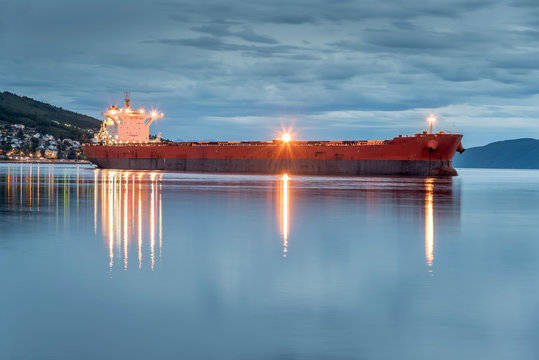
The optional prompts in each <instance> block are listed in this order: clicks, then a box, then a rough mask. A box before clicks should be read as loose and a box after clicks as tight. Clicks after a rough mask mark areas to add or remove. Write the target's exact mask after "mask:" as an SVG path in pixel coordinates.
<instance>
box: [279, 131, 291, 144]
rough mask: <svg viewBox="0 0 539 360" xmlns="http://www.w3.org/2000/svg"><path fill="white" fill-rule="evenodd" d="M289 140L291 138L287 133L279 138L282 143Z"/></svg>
mask: <svg viewBox="0 0 539 360" xmlns="http://www.w3.org/2000/svg"><path fill="white" fill-rule="evenodd" d="M291 139H292V137H291V136H290V134H288V133H286V134H283V136H282V137H281V140H282V141H284V142H289V141H290V140H291Z"/></svg>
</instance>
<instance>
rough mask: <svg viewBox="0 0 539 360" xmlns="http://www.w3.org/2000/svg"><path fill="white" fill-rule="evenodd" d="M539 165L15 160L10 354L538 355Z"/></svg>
mask: <svg viewBox="0 0 539 360" xmlns="http://www.w3.org/2000/svg"><path fill="white" fill-rule="evenodd" d="M538 179H539V176H538V172H534V171H520V172H519V171H512V172H508V171H487V170H483V171H481V170H466V171H462V175H461V176H460V177H459V178H444V179H441V178H402V177H401V178H391V177H379V178H374V177H367V178H366V177H362V178H354V177H350V178H336V177H300V176H293V177H287V176H246V175H204V174H182V173H163V172H135V171H110V170H98V169H93V168H91V167H88V166H51V165H18V164H3V165H0V216H1V218H0V225H1V227H0V229H1V230H2V235H1V239H2V240H1V242H0V271H1V273H2V274H3V280H4V281H3V283H4V295H3V296H2V297H1V298H0V307H1V308H2V309H4V310H2V312H1V313H0V318H1V319H2V325H0V335H1V338H2V340H0V355H4V356H0V357H8V358H9V357H13V358H74V357H75V358H83V357H84V356H86V357H87V358H115V357H129V358H147V357H150V358H179V357H181V358H231V359H238V358H246V359H252V358H286V359H289V358H290V359H293V358H305V359H311V358H337V359H339V358H344V359H349V358H361V359H363V358H410V359H411V358H424V357H436V358H447V359H452V358H456V357H458V358H468V357H481V358H483V357H488V358H507V357H508V356H509V357H516V355H518V356H519V357H520V358H527V357H529V358H533V357H534V356H535V355H537V354H539V352H538V347H537V345H535V336H534V334H536V332H537V330H538V325H537V324H539V321H538V320H539V315H538V312H537V310H536V309H535V305H536V303H537V300H539V291H538V290H537V289H538V287H537V285H539V282H538V281H537V279H536V276H533V275H532V273H533V272H534V271H536V269H537V267H536V266H537V265H539V261H538V260H537V259H538V257H537V255H538V254H539V247H538V244H537V242H536V241H535V238H536V237H537V230H539V226H538V225H537V214H538V213H539V212H538V211H537V210H539V206H538V205H537V204H538V202H537V201H538V200H539V191H538V190H539V186H538V181H537V180H538Z"/></svg>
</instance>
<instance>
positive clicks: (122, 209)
mask: <svg viewBox="0 0 539 360" xmlns="http://www.w3.org/2000/svg"><path fill="white" fill-rule="evenodd" d="M94 172H95V173H94V176H95V178H94V230H95V231H96V233H97V231H98V228H100V230H101V233H102V236H103V238H104V239H106V241H107V243H108V257H109V267H110V269H111V270H112V269H113V268H115V267H117V266H119V267H122V268H123V269H124V270H127V269H128V267H129V255H130V253H132V252H133V251H136V253H137V256H136V262H137V264H136V265H137V267H138V268H139V269H142V268H143V267H145V266H146V267H149V268H150V269H151V270H152V271H153V270H154V268H155V266H156V262H157V263H160V261H161V256H162V246H163V232H162V205H161V181H160V180H161V176H162V175H161V174H157V173H146V172H127V171H124V172H120V171H111V170H99V169H96V170H94ZM98 224H99V225H100V226H98ZM156 237H157V239H158V244H156ZM144 239H146V241H144ZM135 243H136V244H135ZM157 246H158V247H159V249H157V250H156V247H157ZM145 251H146V252H147V256H144V252H145ZM156 254H157V255H156Z"/></svg>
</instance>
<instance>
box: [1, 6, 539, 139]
mask: <svg viewBox="0 0 539 360" xmlns="http://www.w3.org/2000/svg"><path fill="white" fill-rule="evenodd" d="M1 3H2V8H1V11H0V69H1V71H0V91H11V92H15V93H17V94H21V95H26V96H29V97H33V98H35V99H38V100H42V101H46V102H49V103H51V104H54V105H58V106H62V107H64V108H67V109H70V110H74V111H77V112H80V113H84V114H88V115H91V116H95V117H98V118H101V115H100V112H101V111H103V110H104V109H105V107H106V106H107V105H108V104H121V102H122V98H123V92H124V91H129V92H130V93H131V98H132V102H133V105H134V106H135V107H137V106H139V105H140V106H145V107H152V106H154V107H157V108H159V109H160V110H161V111H163V112H164V113H165V118H164V119H163V120H161V121H159V122H158V123H157V124H156V125H152V132H154V133H157V132H158V131H160V132H163V136H164V137H167V138H171V139H185V140H194V139H199V140H203V139H219V140H268V139H272V138H274V137H276V136H278V135H279V133H280V131H281V130H280V129H281V128H292V129H293V133H294V136H295V138H298V139H324V140H327V139H333V140H336V139H385V138H392V137H393V136H395V135H398V134H413V133H415V132H417V131H420V130H423V129H424V128H426V122H425V118H426V117H427V116H428V115H429V114H430V113H433V114H436V115H437V116H438V117H439V121H438V123H437V124H436V128H437V129H438V130H444V131H453V132H462V133H464V135H465V140H464V145H465V146H474V145H482V144H485V143H488V142H491V141H494V140H500V139H507V138H517V137H534V138H539V121H538V119H539V81H538V80H539V71H538V70H539V2H538V1H536V0H505V1H487V0H433V1H429V0H423V1H417V0H407V1H400V0H385V1H381V0H362V1H353V0H334V1H324V0H249V1H247V0H244V1H232V0H228V1H219V0H207V1H206V0H179V1H174V0H171V1H158V0H157V1H147V0H132V1H116V0H107V1H103V0H93V1H76V0H2V2H1Z"/></svg>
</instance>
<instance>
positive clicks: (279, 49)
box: [142, 36, 300, 57]
mask: <svg viewBox="0 0 539 360" xmlns="http://www.w3.org/2000/svg"><path fill="white" fill-rule="evenodd" d="M142 43H146V44H152V43H154V44H166V45H175V46H188V47H193V48H197V49H202V50H210V51H241V52H244V54H245V55H248V56H254V57H263V56H279V55H281V54H288V53H290V52H292V51H294V50H298V49H300V48H299V47H296V46H290V45H272V46H258V45H244V44H235V43H229V42H224V41H222V40H221V39H220V38H216V37H210V36H202V37H198V38H185V39H157V40H145V41H142Z"/></svg>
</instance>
